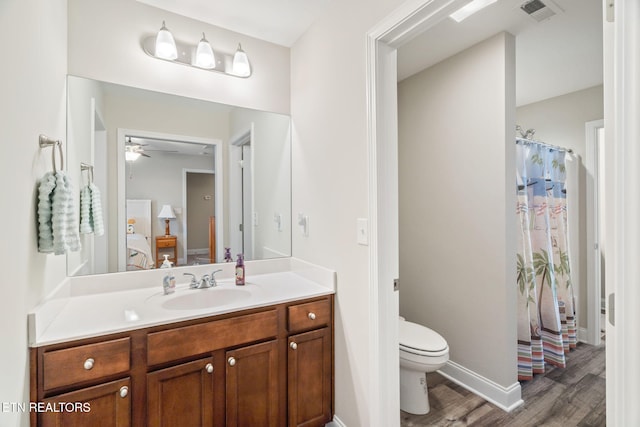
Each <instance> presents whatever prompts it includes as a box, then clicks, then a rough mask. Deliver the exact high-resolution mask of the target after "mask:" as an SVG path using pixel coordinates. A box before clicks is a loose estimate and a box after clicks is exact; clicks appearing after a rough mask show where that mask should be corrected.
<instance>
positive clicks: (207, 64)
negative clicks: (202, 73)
mask: <svg viewBox="0 0 640 427" xmlns="http://www.w3.org/2000/svg"><path fill="white" fill-rule="evenodd" d="M194 65H195V66H196V67H200V68H206V69H208V70H210V69H212V68H214V67H215V66H216V57H215V55H214V54H213V49H212V48H211V45H210V44H209V42H208V41H207V39H206V38H205V37H204V33H202V39H201V40H200V42H199V43H198V47H197V48H196V61H195V64H194Z"/></svg>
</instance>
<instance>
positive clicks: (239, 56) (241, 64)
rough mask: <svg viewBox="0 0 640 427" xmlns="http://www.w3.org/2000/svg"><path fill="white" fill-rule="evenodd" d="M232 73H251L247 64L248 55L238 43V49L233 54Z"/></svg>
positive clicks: (238, 74)
mask: <svg viewBox="0 0 640 427" xmlns="http://www.w3.org/2000/svg"><path fill="white" fill-rule="evenodd" d="M233 73H234V74H235V75H237V76H242V77H247V76H249V75H250V74H251V66H250V65H249V57H248V56H247V54H246V53H245V51H244V50H242V46H240V44H238V50H236V53H235V55H233Z"/></svg>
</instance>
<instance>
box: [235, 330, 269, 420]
mask: <svg viewBox="0 0 640 427" xmlns="http://www.w3.org/2000/svg"><path fill="white" fill-rule="evenodd" d="M226 357H227V377H226V379H227V385H226V389H227V393H226V403H227V409H226V412H227V423H226V425H227V427H261V426H264V427H272V426H273V427H275V426H276V424H277V423H278V346H277V345H276V341H269V342H266V343H262V344H256V345H251V346H247V347H242V348H239V349H236V350H232V351H227V354H226Z"/></svg>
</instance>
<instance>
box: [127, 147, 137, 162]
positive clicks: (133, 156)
mask: <svg viewBox="0 0 640 427" xmlns="http://www.w3.org/2000/svg"><path fill="white" fill-rule="evenodd" d="M138 157H140V153H137V152H135V151H129V150H127V151H125V152H124V159H125V160H126V161H127V162H135V161H136V160H138Z"/></svg>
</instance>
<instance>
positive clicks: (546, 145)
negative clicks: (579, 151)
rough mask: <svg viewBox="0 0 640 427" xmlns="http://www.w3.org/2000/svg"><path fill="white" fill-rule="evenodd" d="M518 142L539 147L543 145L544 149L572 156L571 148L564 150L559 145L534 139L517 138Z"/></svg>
mask: <svg viewBox="0 0 640 427" xmlns="http://www.w3.org/2000/svg"><path fill="white" fill-rule="evenodd" d="M518 141H520V142H524V143H525V144H540V145H544V146H545V147H549V148H553V149H555V150H558V151H565V152H567V153H569V154H573V150H572V149H571V148H564V147H560V146H559V145H552V144H547V143H546V142H542V141H536V140H535V139H527V138H522V137H519V136H517V137H516V142H518Z"/></svg>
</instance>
